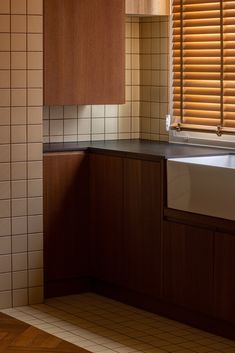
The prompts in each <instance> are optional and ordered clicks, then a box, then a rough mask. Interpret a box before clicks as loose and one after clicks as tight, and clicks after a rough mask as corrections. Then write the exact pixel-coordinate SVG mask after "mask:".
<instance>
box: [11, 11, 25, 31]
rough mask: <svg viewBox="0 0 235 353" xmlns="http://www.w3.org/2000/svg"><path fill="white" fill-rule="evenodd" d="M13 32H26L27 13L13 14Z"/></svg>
mask: <svg viewBox="0 0 235 353" xmlns="http://www.w3.org/2000/svg"><path fill="white" fill-rule="evenodd" d="M11 32H13V33H18V32H19V33H25V32H26V15H11Z"/></svg>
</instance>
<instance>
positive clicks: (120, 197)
mask: <svg viewBox="0 0 235 353" xmlns="http://www.w3.org/2000/svg"><path fill="white" fill-rule="evenodd" d="M160 170H161V169H160V163H155V162H149V161H142V160H137V159H129V158H120V157H115V156H108V155H102V154H91V156H90V192H91V202H90V207H91V213H90V215H91V216H90V217H91V248H92V262H93V275H94V276H95V278H96V280H102V281H106V282H107V283H112V284H115V285H117V286H121V287H123V288H125V289H127V290H131V291H135V292H138V293H144V294H149V295H152V296H160V291H161V255H160V254H161V235H160V234H161V221H160V219H161V175H160V174H161V173H160Z"/></svg>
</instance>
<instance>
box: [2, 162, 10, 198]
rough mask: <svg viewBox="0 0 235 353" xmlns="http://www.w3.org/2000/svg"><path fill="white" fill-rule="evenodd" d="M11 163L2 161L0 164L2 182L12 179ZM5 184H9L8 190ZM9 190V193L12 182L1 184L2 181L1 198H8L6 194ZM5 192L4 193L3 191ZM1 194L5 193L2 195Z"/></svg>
mask: <svg viewBox="0 0 235 353" xmlns="http://www.w3.org/2000/svg"><path fill="white" fill-rule="evenodd" d="M10 174H11V173H10V163H1V164H0V182H1V181H7V180H10ZM5 186H7V190H5ZM6 191H7V195H8V194H10V184H9V183H8V184H4V185H3V184H1V183H0V199H1V198H3V199H4V198H6V197H5V196H4V195H5V194H6ZM2 192H3V193H2ZM1 195H3V196H2V197H1Z"/></svg>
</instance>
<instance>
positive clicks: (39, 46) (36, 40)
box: [27, 33, 43, 51]
mask: <svg viewBox="0 0 235 353" xmlns="http://www.w3.org/2000/svg"><path fill="white" fill-rule="evenodd" d="M27 38H28V51H42V50H43V38H42V34H35V33H33V34H31V33H29V34H27Z"/></svg>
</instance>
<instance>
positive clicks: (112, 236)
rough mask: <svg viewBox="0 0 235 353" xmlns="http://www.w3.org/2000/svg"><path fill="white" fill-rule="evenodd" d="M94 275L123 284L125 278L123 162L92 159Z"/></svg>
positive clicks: (102, 158)
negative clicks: (123, 262)
mask: <svg viewBox="0 0 235 353" xmlns="http://www.w3.org/2000/svg"><path fill="white" fill-rule="evenodd" d="M90 195H91V196H90V212H91V225H90V226H91V252H92V264H93V266H92V267H93V269H92V273H93V275H94V277H95V278H96V279H98V280H103V281H106V282H110V283H114V284H117V285H118V284H120V283H121V279H122V276H123V267H122V244H123V226H122V225H123V219H122V216H123V160H122V158H119V157H113V156H107V155H102V154H91V155H90Z"/></svg>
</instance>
